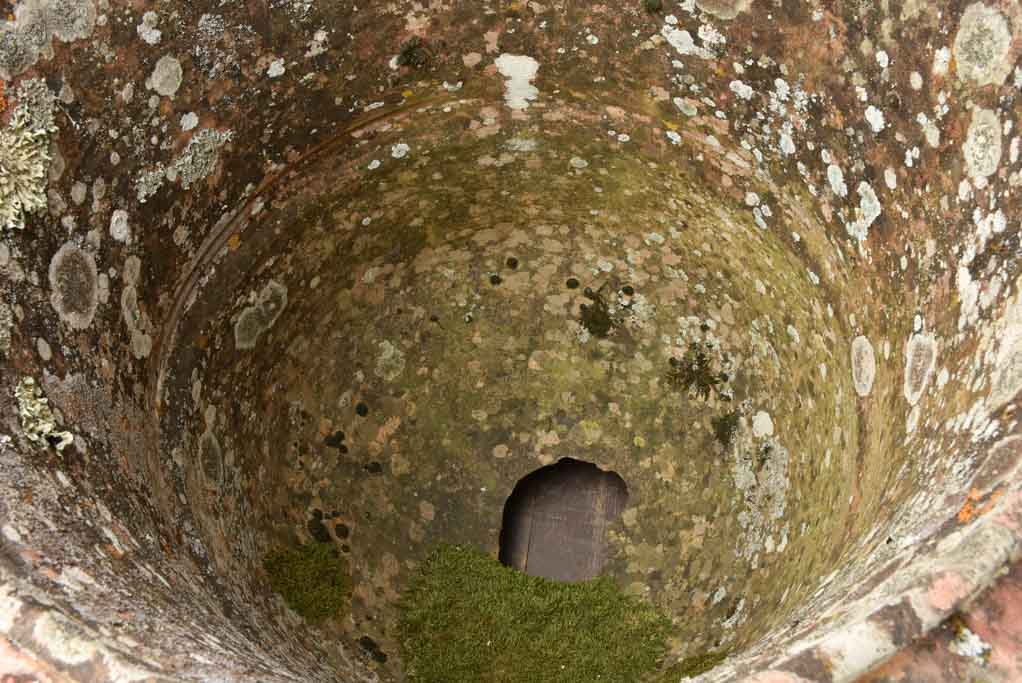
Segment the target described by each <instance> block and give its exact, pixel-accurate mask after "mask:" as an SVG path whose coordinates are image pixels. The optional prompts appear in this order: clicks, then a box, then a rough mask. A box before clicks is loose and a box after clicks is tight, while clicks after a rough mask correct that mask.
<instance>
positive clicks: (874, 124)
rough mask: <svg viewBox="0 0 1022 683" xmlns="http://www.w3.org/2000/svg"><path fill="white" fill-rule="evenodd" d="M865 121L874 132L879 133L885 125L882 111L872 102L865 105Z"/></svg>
mask: <svg viewBox="0 0 1022 683" xmlns="http://www.w3.org/2000/svg"><path fill="white" fill-rule="evenodd" d="M866 123H868V124H869V127H870V129H871V130H872V131H873V132H874V133H879V132H880V131H882V130H883V129H884V126H886V125H887V123H886V122H885V121H884V113H883V112H882V111H880V110H879V109H877V108H876V107H875V106H873V105H872V104H871V105H869V106H868V107H866Z"/></svg>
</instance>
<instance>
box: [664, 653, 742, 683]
mask: <svg viewBox="0 0 1022 683" xmlns="http://www.w3.org/2000/svg"><path fill="white" fill-rule="evenodd" d="M727 656H728V652H727V651H726V650H721V651H719V652H704V653H703V654H701V655H696V656H694V657H686V658H685V659H683V660H681V661H680V662H678V663H677V664H675V665H674V666H672V667H671V668H670V669H668V670H667V672H666V673H665V674H664V678H663V680H664V681H665V682H666V681H677V680H678V677H679V676H680V677H682V678H694V677H696V676H698V675H699V674H704V673H706V672H707V671H709V670H710V669H713V668H715V667H716V666H717V665H718V664H720V663H721V662H723V661H724V660H725V659H727Z"/></svg>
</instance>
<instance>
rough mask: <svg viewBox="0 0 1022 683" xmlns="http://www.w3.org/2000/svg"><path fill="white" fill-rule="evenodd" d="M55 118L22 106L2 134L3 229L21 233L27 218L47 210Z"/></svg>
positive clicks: (0, 202) (0, 224)
mask: <svg viewBox="0 0 1022 683" xmlns="http://www.w3.org/2000/svg"><path fill="white" fill-rule="evenodd" d="M53 130H55V128H54V126H53V117H52V114H50V113H49V112H47V111H38V110H36V109H33V108H31V107H30V106H29V105H28V104H27V103H26V104H19V106H18V108H17V109H15V110H14V113H13V115H12V116H11V119H10V121H9V122H8V124H7V126H5V127H4V128H3V129H2V130H0V227H3V228H7V229H15V228H16V229H20V228H23V227H24V226H25V216H26V215H27V214H31V213H36V212H38V211H41V210H43V209H45V208H46V207H47V197H46V183H47V178H48V174H49V169H50V133H51V132H52V131H53Z"/></svg>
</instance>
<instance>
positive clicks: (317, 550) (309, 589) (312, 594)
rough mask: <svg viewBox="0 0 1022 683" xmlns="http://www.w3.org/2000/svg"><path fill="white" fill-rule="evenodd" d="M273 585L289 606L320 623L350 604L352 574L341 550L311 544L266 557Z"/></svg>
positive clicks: (268, 572) (306, 617) (320, 544)
mask: <svg viewBox="0 0 1022 683" xmlns="http://www.w3.org/2000/svg"><path fill="white" fill-rule="evenodd" d="M263 568H264V569H265V570H266V573H267V575H268V576H269V578H270V586H271V587H272V588H273V590H274V591H275V592H277V593H280V595H281V596H282V597H283V598H284V600H285V601H286V602H287V604H288V606H289V607H290V608H291V609H293V610H294V611H295V612H297V613H298V614H300V615H301V616H303V617H305V619H306V620H308V621H310V622H312V623H316V622H320V621H322V620H324V619H327V618H329V617H332V616H336V615H338V614H339V613H340V612H341V611H342V610H343V609H344V608H345V607H346V606H347V604H348V599H349V596H350V593H351V577H350V575H349V573H348V567H347V563H346V562H345V561H344V560H343V559H341V557H340V556H339V555H338V553H337V549H336V548H334V547H333V546H331V545H325V544H322V543H309V544H306V545H303V546H301V547H299V548H295V549H291V550H275V551H273V552H271V553H269V554H268V555H267V556H266V559H265V560H263Z"/></svg>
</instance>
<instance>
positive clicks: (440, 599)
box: [399, 546, 670, 683]
mask: <svg viewBox="0 0 1022 683" xmlns="http://www.w3.org/2000/svg"><path fill="white" fill-rule="evenodd" d="M399 628H400V638H401V648H402V657H403V660H404V663H405V670H406V673H407V675H408V678H409V680H411V681H414V682H416V683H440V682H443V683H470V682H471V683H476V682H477V681H494V682H501V683H512V682H514V683H525V682H526V681H528V682H529V683H576V682H582V681H586V682H588V681H596V680H604V681H619V682H621V683H627V682H630V681H640V680H643V679H644V678H645V677H646V676H648V675H649V674H652V673H653V672H654V671H655V669H656V667H657V665H658V663H659V661H660V660H661V658H662V657H663V656H664V654H665V653H666V647H667V646H666V640H665V638H666V635H667V632H668V629H669V628H670V620H669V619H668V618H667V617H666V616H664V615H662V614H661V613H660V612H659V611H657V610H656V609H655V608H654V607H653V606H651V605H650V604H648V603H646V602H645V601H643V600H640V599H637V598H634V597H629V596H627V595H625V593H624V592H623V591H622V590H621V588H620V587H619V586H618V585H617V584H616V583H615V582H614V581H613V580H611V579H609V578H599V579H596V580H594V581H588V582H583V583H559V582H554V581H548V580H546V579H542V578H539V577H534V576H529V575H527V574H524V573H521V572H518V571H515V570H513V569H509V568H507V567H504V566H502V565H501V564H500V563H498V562H497V561H496V560H495V559H493V558H491V557H488V556H487V555H485V554H483V553H482V552H480V551H478V550H474V549H470V548H464V547H458V546H441V547H440V548H438V549H437V550H436V551H434V552H433V553H432V555H431V556H430V557H429V559H428V560H427V561H426V562H425V563H424V565H423V566H422V568H421V571H420V574H419V576H418V577H417V578H416V579H415V580H414V582H413V583H412V585H411V587H410V588H409V590H408V591H407V592H406V593H405V595H404V596H403V597H402V600H401V618H400V627H399Z"/></svg>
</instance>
